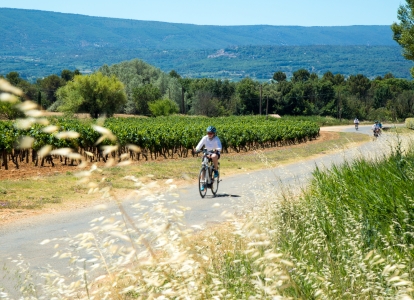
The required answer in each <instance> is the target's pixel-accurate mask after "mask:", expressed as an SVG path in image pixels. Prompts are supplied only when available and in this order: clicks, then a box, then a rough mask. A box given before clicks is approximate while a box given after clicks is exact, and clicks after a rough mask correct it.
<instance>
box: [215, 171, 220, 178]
mask: <svg viewBox="0 0 414 300" xmlns="http://www.w3.org/2000/svg"><path fill="white" fill-rule="evenodd" d="M218 176H219V172H218V171H217V170H214V178H217V177H218Z"/></svg>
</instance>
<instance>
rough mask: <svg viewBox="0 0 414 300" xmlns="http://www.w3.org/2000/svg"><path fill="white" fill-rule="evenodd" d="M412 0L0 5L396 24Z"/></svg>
mask: <svg viewBox="0 0 414 300" xmlns="http://www.w3.org/2000/svg"><path fill="white" fill-rule="evenodd" d="M405 4H406V0H253V1H252V0H115V1H108V0H0V7H10V8H23V9H36V10H47V11H55V12H62V13H75V14H82V15H88V16H98V17H110V18H121V19H133V20H146V21H162V22H170V23H187V24H197V25H224V26H227V25H298V26H348V25H390V24H392V23H393V22H397V21H398V20H397V11H398V7H399V6H400V5H405Z"/></svg>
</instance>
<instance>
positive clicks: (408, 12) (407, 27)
mask: <svg viewBox="0 0 414 300" xmlns="http://www.w3.org/2000/svg"><path fill="white" fill-rule="evenodd" d="M406 2H407V4H406V5H400V7H399V9H398V15H397V18H398V20H399V21H400V22H399V23H396V22H394V23H393V24H392V25H391V29H392V31H393V39H394V40H395V41H396V42H397V43H398V44H400V46H401V47H402V48H403V56H404V57H405V58H406V59H408V60H414V0H406ZM411 76H413V77H414V67H413V68H411Z"/></svg>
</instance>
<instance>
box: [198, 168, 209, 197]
mask: <svg viewBox="0 0 414 300" xmlns="http://www.w3.org/2000/svg"><path fill="white" fill-rule="evenodd" d="M206 173H207V172H206V169H205V168H201V170H200V174H199V175H198V191H199V192H200V196H201V198H204V197H205V195H206V194H207V184H206V180H207V174H206Z"/></svg>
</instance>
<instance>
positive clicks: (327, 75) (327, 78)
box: [322, 71, 335, 84]
mask: <svg viewBox="0 0 414 300" xmlns="http://www.w3.org/2000/svg"><path fill="white" fill-rule="evenodd" d="M334 79H335V77H334V74H332V72H331V71H328V72H326V73H325V74H323V76H322V80H325V81H330V82H331V83H332V84H333V83H334Z"/></svg>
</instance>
